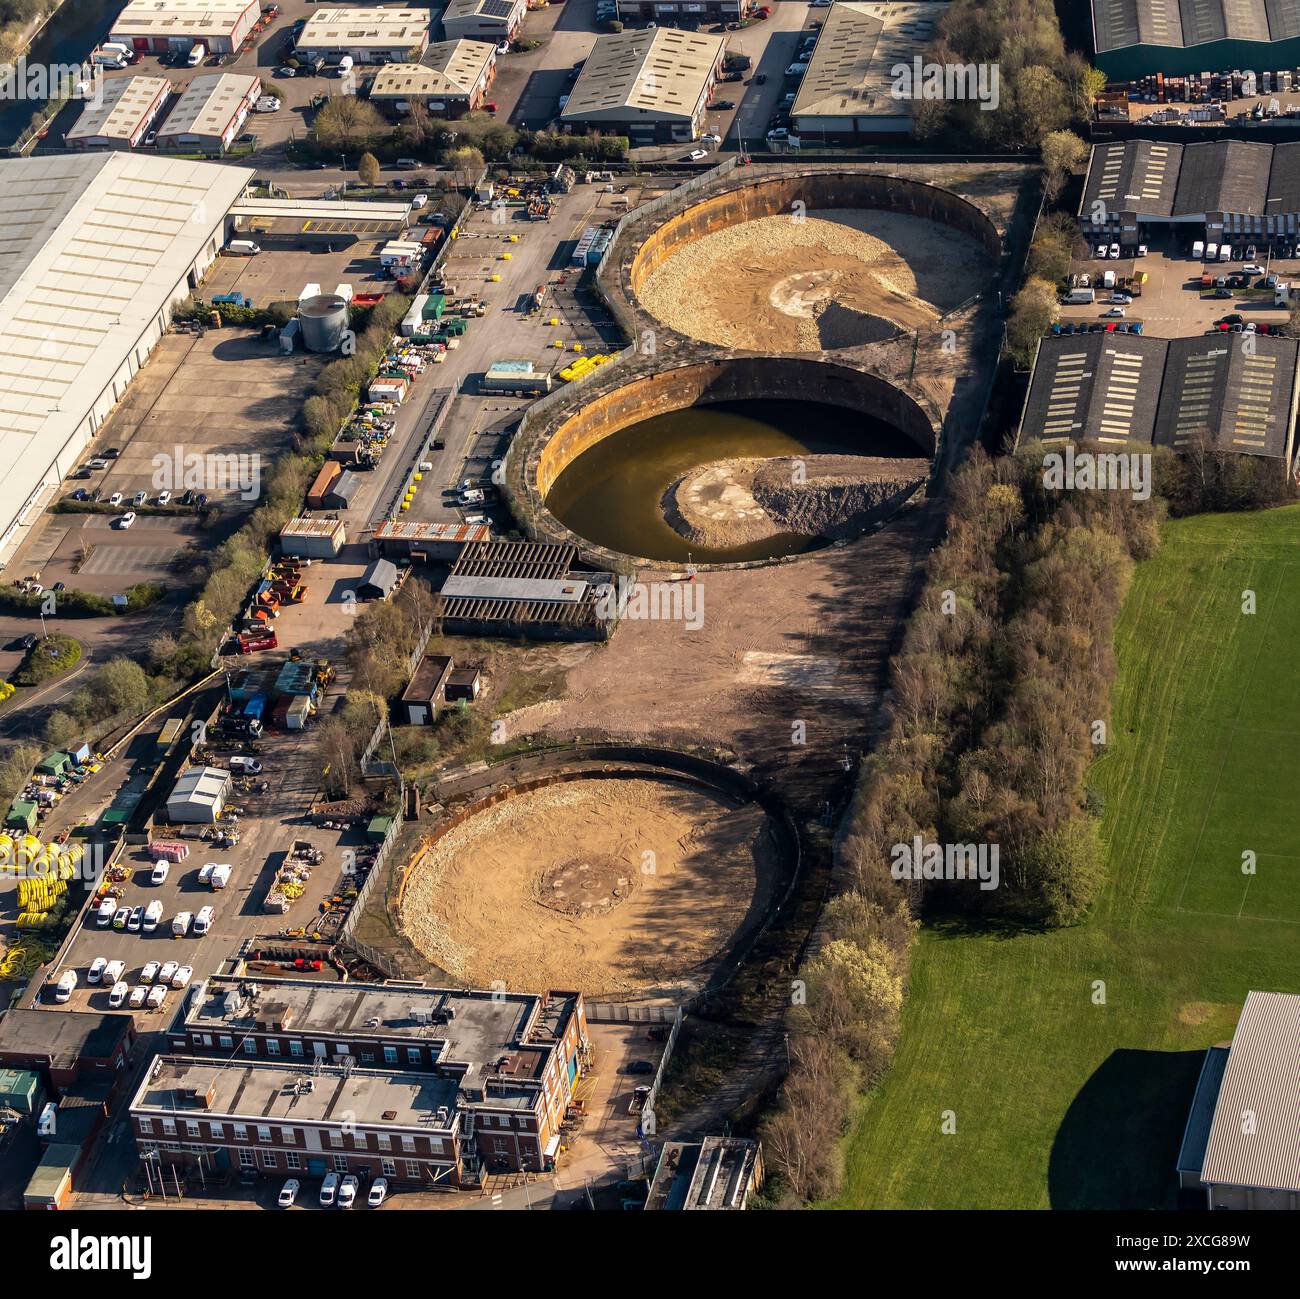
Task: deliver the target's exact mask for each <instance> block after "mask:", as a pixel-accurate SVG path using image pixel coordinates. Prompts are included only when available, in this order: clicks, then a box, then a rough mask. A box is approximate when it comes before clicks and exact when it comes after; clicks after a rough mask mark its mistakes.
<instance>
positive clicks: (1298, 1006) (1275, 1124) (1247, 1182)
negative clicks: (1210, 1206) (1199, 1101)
mask: <svg viewBox="0 0 1300 1299" xmlns="http://www.w3.org/2000/svg"><path fill="white" fill-rule="evenodd" d="M1297 1112H1300V997H1298V996H1295V995H1293V994H1291V993H1284V992H1251V993H1249V994H1247V996H1246V1004H1245V1005H1244V1006H1243V1007H1242V1010H1241V1018H1240V1019H1239V1020H1238V1021H1237V1031H1236V1032H1235V1033H1234V1034H1233V1036H1232V1046H1231V1048H1230V1049H1229V1051H1228V1063H1227V1067H1226V1068H1225V1070H1224V1074H1223V1086H1222V1087H1221V1088H1220V1090H1219V1101H1218V1104H1217V1105H1216V1106H1215V1107H1214V1122H1213V1123H1212V1124H1211V1127H1210V1139H1209V1142H1208V1143H1207V1145H1206V1150H1205V1163H1204V1166H1203V1168H1202V1169H1201V1180H1202V1181H1203V1182H1207V1183H1210V1184H1213V1185H1217V1186H1252V1187H1259V1188H1263V1189H1268V1190H1279V1191H1282V1190H1284V1191H1300V1128H1297V1125H1296V1114H1297ZM1246 1114H1250V1115H1252V1116H1253V1118H1254V1122H1253V1123H1251V1124H1249V1125H1248V1124H1246V1123H1244V1122H1243V1116H1244V1115H1246Z"/></svg>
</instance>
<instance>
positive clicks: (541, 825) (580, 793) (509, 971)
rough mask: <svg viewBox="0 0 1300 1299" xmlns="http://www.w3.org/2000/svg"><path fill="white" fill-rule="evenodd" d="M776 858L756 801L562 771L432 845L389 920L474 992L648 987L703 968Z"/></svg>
mask: <svg viewBox="0 0 1300 1299" xmlns="http://www.w3.org/2000/svg"><path fill="white" fill-rule="evenodd" d="M774 852H775V845H774V843H773V841H772V837H771V833H770V831H769V829H768V827H767V821H766V817H765V816H764V814H763V812H762V810H761V809H759V808H757V807H755V806H753V805H745V806H741V807H737V806H734V805H733V804H731V803H730V802H728V801H726V800H724V799H723V798H721V797H720V796H715V795H713V794H710V793H709V792H708V791H706V790H703V789H696V788H693V787H690V786H686V785H679V784H676V783H672V782H667V781H657V780H647V779H639V778H631V777H629V778H628V779H625V780H577V781H571V782H568V783H566V784H561V785H551V786H547V787H546V788H544V789H536V790H531V791H529V792H527V793H522V794H517V795H515V796H514V797H513V798H508V799H506V800H505V801H504V802H502V803H498V804H497V805H495V806H494V807H490V808H486V809H484V810H483V811H482V812H480V813H479V814H478V815H476V816H473V817H471V818H470V819H469V820H468V821H466V822H465V823H464V824H462V825H459V826H457V827H455V828H454V829H452V830H450V831H448V832H447V833H446V834H445V835H443V836H442V837H441V838H439V839H437V840H436V841H435V842H434V843H433V844H432V845H431V846H429V847H428V849H427V850H426V851H424V852H423V854H422V856H421V857H420V859H419V860H417V862H416V863H415V864H414V865H413V866H412V867H411V871H410V874H409V876H408V882H407V886H406V892H405V894H404V896H403V899H402V907H401V913H400V923H401V927H402V930H403V932H404V933H405V935H406V937H407V938H409V939H410V941H411V942H412V943H413V944H414V945H415V947H416V948H417V949H418V950H419V951H420V952H421V953H422V954H423V955H424V956H425V957H427V958H428V959H429V960H430V961H432V962H434V963H435V964H436V965H438V966H439V967H440V968H441V969H443V970H445V971H446V972H447V973H448V974H450V975H452V976H453V977H454V978H456V979H458V980H461V981H462V982H464V983H465V984H467V985H469V986H472V987H476V988H482V987H490V986H492V985H493V984H494V983H497V982H498V981H499V982H501V983H504V985H505V986H506V987H507V988H510V989H516V990H518V989H524V990H531V991H537V990H541V989H546V988H580V989H581V990H582V991H583V992H584V993H585V994H587V995H591V996H607V995H630V994H634V993H645V992H651V991H655V990H658V989H661V988H664V987H675V986H676V985H677V984H678V983H679V982H685V983H691V982H697V981H699V980H700V979H702V978H703V977H704V976H705V975H706V974H707V971H708V968H709V967H710V964H711V962H712V961H713V960H714V959H715V958H717V957H718V956H719V955H720V954H721V952H722V951H723V950H724V949H725V948H726V946H727V943H728V942H729V940H730V939H731V938H732V936H733V935H734V934H735V932H736V930H737V928H738V927H739V926H740V924H741V922H742V921H743V920H744V919H745V917H746V914H747V913H748V911H749V908H750V905H751V903H753V902H754V901H755V900H756V898H758V899H766V897H767V895H768V891H769V890H770V888H771V887H772V881H773V879H774V878H775V873H776V866H777V863H776V861H775V858H774V856H773V854H774ZM587 875H594V876H598V877H599V880H596V881H588V880H586V879H585V878H584V877H585V876H587ZM596 884H600V885H601V887H596V886H595V885H596ZM760 905H761V902H760Z"/></svg>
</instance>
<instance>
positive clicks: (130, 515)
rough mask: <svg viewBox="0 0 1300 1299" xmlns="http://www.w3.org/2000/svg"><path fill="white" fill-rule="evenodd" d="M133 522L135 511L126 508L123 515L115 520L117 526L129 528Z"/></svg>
mask: <svg viewBox="0 0 1300 1299" xmlns="http://www.w3.org/2000/svg"><path fill="white" fill-rule="evenodd" d="M134 522H135V511H134V510H127V512H126V513H125V514H124V515H122V517H121V518H120V519H118V520H117V526H118V527H119V528H129V527H130V526H131V525H132V524H133V523H134Z"/></svg>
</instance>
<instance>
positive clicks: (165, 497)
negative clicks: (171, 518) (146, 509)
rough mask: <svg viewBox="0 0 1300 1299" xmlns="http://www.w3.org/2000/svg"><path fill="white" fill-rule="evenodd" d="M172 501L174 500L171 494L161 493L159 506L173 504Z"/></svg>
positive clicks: (159, 494)
mask: <svg viewBox="0 0 1300 1299" xmlns="http://www.w3.org/2000/svg"><path fill="white" fill-rule="evenodd" d="M171 499H172V494H171V492H159V493H158V504H159V505H168V504H170V503H171Z"/></svg>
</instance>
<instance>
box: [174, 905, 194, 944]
mask: <svg viewBox="0 0 1300 1299" xmlns="http://www.w3.org/2000/svg"><path fill="white" fill-rule="evenodd" d="M193 919H194V917H193V916H192V915H191V914H190V913H189V912H188V911H178V912H177V913H176V916H175V918H174V919H173V920H172V937H173V938H184V937H185V935H186V934H188V933H189V932H190V921H191V920H193Z"/></svg>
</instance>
